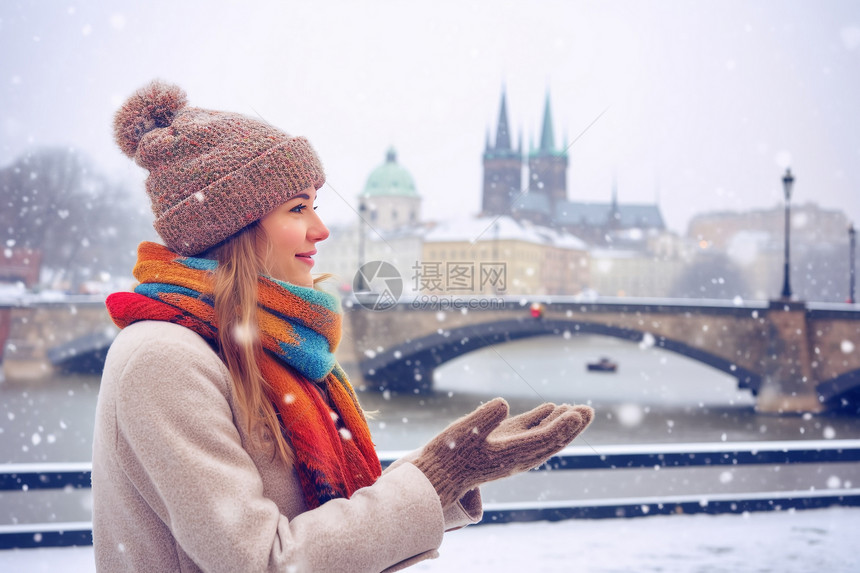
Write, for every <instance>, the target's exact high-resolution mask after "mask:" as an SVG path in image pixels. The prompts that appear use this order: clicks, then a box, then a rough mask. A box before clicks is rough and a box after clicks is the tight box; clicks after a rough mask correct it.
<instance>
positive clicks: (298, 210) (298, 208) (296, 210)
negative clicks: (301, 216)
mask: <svg viewBox="0 0 860 573" xmlns="http://www.w3.org/2000/svg"><path fill="white" fill-rule="evenodd" d="M307 208H308V206H307V205H304V204H299V205H296V206H295V207H293V208H292V209H290V212H291V213H301V212H302V211H304V210H305V209H307Z"/></svg>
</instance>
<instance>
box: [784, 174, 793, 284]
mask: <svg viewBox="0 0 860 573" xmlns="http://www.w3.org/2000/svg"><path fill="white" fill-rule="evenodd" d="M793 185H794V176H793V175H792V174H791V169H790V168H786V170H785V175H783V176H782V189H783V191H784V192H785V272H784V274H783V281H782V298H784V299H786V300H788V299H790V298H791V284H790V282H789V279H788V275H789V268H790V266H791V263H790V257H789V250H788V243H789V234H790V232H791V228H790V225H789V220H790V219H791V188H792V186H793Z"/></svg>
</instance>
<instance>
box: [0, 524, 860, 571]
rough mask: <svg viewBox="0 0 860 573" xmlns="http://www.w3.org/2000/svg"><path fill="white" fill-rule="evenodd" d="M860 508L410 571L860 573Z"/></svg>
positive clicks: (532, 541) (78, 552)
mask: <svg viewBox="0 0 860 573" xmlns="http://www.w3.org/2000/svg"><path fill="white" fill-rule="evenodd" d="M858 523H860V509H857V508H831V509H822V510H809V511H797V512H790V511H789V512H767V513H753V514H745V515H717V516H713V515H692V516H686V515H678V516H657V517H648V518H641V519H607V520H568V521H561V522H555V523H548V522H538V523H514V524H505V525H486V526H479V527H469V528H466V529H463V530H460V531H456V532H453V533H450V534H448V535H447V536H446V539H445V541H444V543H443V544H442V548H441V551H440V552H441V556H440V557H439V558H438V559H436V560H433V561H425V562H423V563H420V564H418V565H417V566H415V567H413V568H412V569H410V571H415V572H416V573H417V572H419V571H424V572H427V571H430V572H442V571H444V572H446V573H456V572H460V571H462V572H468V573H507V572H518V573H519V572H525V571H528V572H541V573H561V572H565V573H568V572H571V571H577V572H581V573H592V572H594V573H610V572H613V573H629V572H637V573H638V572H647V571H661V572H667V573H670V572H702V573H704V572H708V573H720V572H725V573H737V572H746V571H750V572H753V571H755V572H765V571H773V572H792V573H805V572H807V571H808V572H813V571H814V572H816V573H818V572H821V571H827V572H828V573H842V572H849V571H850V572H853V571H858V569H860V567H858V564H860V555H858V551H857V535H856V531H857V524H858ZM92 561H93V551H92V548H91V547H76V548H57V549H27V550H17V551H0V571H4V572H9V573H13V572H14V573H18V572H22V573H24V572H26V573H40V572H43V571H44V572H50V573H56V572H58V571H63V572H67V573H89V572H93V571H95V567H94V565H93V562H92Z"/></svg>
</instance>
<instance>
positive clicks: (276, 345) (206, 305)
mask: <svg viewBox="0 0 860 573" xmlns="http://www.w3.org/2000/svg"><path fill="white" fill-rule="evenodd" d="M216 267H217V262H216V261H213V260H210V259H202V258H195V257H182V256H179V255H177V254H176V253H173V252H172V251H170V250H169V249H167V248H166V247H163V246H162V245H158V244H156V243H150V242H144V243H141V245H140V246H139V247H138V261H137V265H136V266H135V268H134V276H135V278H137V280H138V281H140V284H139V285H138V286H137V288H135V289H134V292H133V293H131V292H125V293H115V294H112V295H110V296H109V297H108V299H107V307H108V311H109V312H110V315H111V318H112V319H113V321H114V322H115V323H116V325H117V326H119V327H120V328H124V327H126V326H128V325H130V324H132V323H134V322H137V321H140V320H163V321H166V322H172V323H175V324H180V325H182V326H185V327H187V328H190V329H191V330H193V331H194V332H196V333H197V334H199V335H200V336H202V337H203V338H205V339H206V340H207V341H208V342H209V343H210V344H212V345H213V346H215V347H217V340H218V324H217V323H216V320H215V310H214V306H213V305H214V300H213V294H212V292H213V290H212V289H213V286H212V276H213V271H214V270H215V268H216ZM257 321H258V326H259V337H260V342H261V343H262V346H263V349H264V350H265V352H263V357H262V359H261V361H260V370H261V373H262V375H263V378H264V379H265V380H266V383H267V384H268V388H267V392H268V395H269V399H270V400H272V403H273V404H274V405H275V408H276V410H277V412H278V414H279V418H280V420H281V426H282V431H283V432H284V436H285V437H286V439H287V441H288V443H289V444H290V446H291V448H292V450H293V452H294V453H295V464H296V469H297V471H298V475H299V481H300V482H301V485H302V491H303V493H304V497H305V502H306V503H307V506H308V508H310V509H313V508H315V507H318V506H320V505H322V504H323V503H325V502H326V501H328V500H330V499H334V498H341V497H346V498H348V497H350V496H351V495H352V493H353V492H354V491H355V490H357V489H359V488H361V487H364V486H367V485H370V484H372V483H373V482H375V481H376V479H377V478H378V477H379V475H380V472H381V470H380V464H379V458H378V457H377V455H376V450H375V448H374V446H373V442H372V441H371V438H370V430H369V429H368V427H367V421H366V420H365V418H364V413H363V412H362V410H361V407H360V406H359V404H358V399H357V398H356V395H355V392H354V391H353V389H352V386H351V385H350V383H349V381H348V380H347V378H346V375H345V374H344V372H343V370H341V368H340V366H339V365H338V364H337V362H336V361H335V358H334V354H333V353H334V351H335V349H336V348H337V344H338V342H339V341H340V335H341V314H340V305H339V303H338V301H337V299H336V298H335V297H334V296H332V295H330V294H328V293H325V292H323V291H320V290H316V289H313V288H306V287H299V286H295V285H292V284H289V283H285V282H282V281H279V280H276V279H273V278H271V277H267V276H260V278H259V281H258V304H257ZM239 334H241V333H237V335H239ZM315 386H316V387H315ZM320 389H321V390H323V392H320V391H319V390H320ZM324 395H327V396H328V399H329V401H328V402H327V401H326V399H325V397H324Z"/></svg>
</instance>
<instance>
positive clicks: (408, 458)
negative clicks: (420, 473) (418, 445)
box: [383, 449, 484, 531]
mask: <svg viewBox="0 0 860 573" xmlns="http://www.w3.org/2000/svg"><path fill="white" fill-rule="evenodd" d="M420 454H421V450H420V449H418V450H415V451H412V452H409V453H408V454H406V455H404V456H402V457H400V458H398V459H396V460H395V461H394V462H392V463H391V465H390V466H388V467H387V468H385V471H384V472H383V475H384V474H386V473H388V472H391V471H396V470H397V469H398V468H399V467H401V466H403V465H404V464H412V462H414V461H415V458H417V457H418V456H419V455H420ZM434 491H435V490H434ZM483 516H484V505H483V500H482V499H481V489H480V488H477V487H476V488H475V489H471V490H469V491H467V492H466V493H465V495H463V497H461V498H460V499H459V500H457V503H455V504H453V505H451V506H449V507H446V508H445V510H444V519H445V531H454V530H455V529H461V528H463V527H466V526H467V525H472V524H475V523H478V522H479V521H481V518H483Z"/></svg>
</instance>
